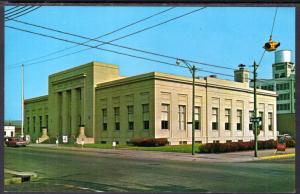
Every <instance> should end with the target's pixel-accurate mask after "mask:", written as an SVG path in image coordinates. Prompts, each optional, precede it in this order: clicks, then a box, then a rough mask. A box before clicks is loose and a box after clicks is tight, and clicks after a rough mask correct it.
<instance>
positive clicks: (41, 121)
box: [39, 116, 43, 132]
mask: <svg viewBox="0 0 300 194" xmlns="http://www.w3.org/2000/svg"><path fill="white" fill-rule="evenodd" d="M39 119H40V132H42V128H43V117H42V116H40V117H39Z"/></svg>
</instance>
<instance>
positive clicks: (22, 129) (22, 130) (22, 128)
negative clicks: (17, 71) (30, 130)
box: [21, 64, 24, 138]
mask: <svg viewBox="0 0 300 194" xmlns="http://www.w3.org/2000/svg"><path fill="white" fill-rule="evenodd" d="M21 117H22V118H21V119H22V126H21V138H23V137H24V64H22V113H21Z"/></svg>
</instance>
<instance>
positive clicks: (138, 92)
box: [24, 62, 277, 144]
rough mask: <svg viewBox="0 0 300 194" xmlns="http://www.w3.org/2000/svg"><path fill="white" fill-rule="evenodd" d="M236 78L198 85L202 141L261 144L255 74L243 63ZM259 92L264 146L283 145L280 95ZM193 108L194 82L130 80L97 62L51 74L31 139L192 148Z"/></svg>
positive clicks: (30, 104) (32, 112)
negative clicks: (143, 140)
mask: <svg viewBox="0 0 300 194" xmlns="http://www.w3.org/2000/svg"><path fill="white" fill-rule="evenodd" d="M234 74H235V81H230V80H223V79H219V78H217V77H216V76H208V77H204V78H199V79H197V80H196V90H195V91H196V92H195V94H196V95H195V120H196V122H195V124H196V125H195V128H196V130H195V131H196V133H195V141H196V142H198V143H206V142H221V143H222V142H230V141H234V142H237V141H250V140H253V139H254V135H253V125H252V123H251V122H250V118H251V117H252V115H253V88H251V87H249V79H248V77H249V72H248V71H247V70H246V69H245V68H244V66H243V65H240V66H239V69H237V70H236V71H235V72H234ZM257 93H258V110H259V112H260V113H261V115H260V116H261V117H262V118H263V119H262V123H261V125H262V127H261V131H260V134H259V140H268V139H276V138H277V128H276V122H277V117H276V115H277V112H276V96H277V95H276V92H274V91H267V90H260V89H258V90H257ZM191 105H192V79H191V78H188V77H183V76H177V75H171V74H166V73H159V72H151V73H145V74H141V75H137V76H132V77H124V76H120V74H119V68H118V66H117V65H111V64H104V63H100V62H91V63H88V64H85V65H81V66H78V67H74V68H71V69H68V70H65V71H61V72H58V73H55V74H52V75H50V76H49V83H48V95H47V96H41V97H37V98H32V99H27V100H25V116H24V133H25V134H26V135H30V137H31V140H32V141H34V142H35V141H36V140H37V139H39V140H41V141H43V140H45V139H47V138H45V137H48V136H49V137H50V138H58V139H59V141H60V142H62V141H65V142H68V143H71V142H77V143H80V142H81V141H84V142H85V143H102V144H111V143H112V141H116V142H117V143H119V144H126V143H127V142H128V141H130V140H131V139H132V138H137V137H153V138H167V139H168V141H169V142H170V144H190V143H191V142H192V126H191V124H190V123H191V121H192V107H191ZM46 131H47V133H46ZM41 137H43V138H41Z"/></svg>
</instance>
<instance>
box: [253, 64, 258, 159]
mask: <svg viewBox="0 0 300 194" xmlns="http://www.w3.org/2000/svg"><path fill="white" fill-rule="evenodd" d="M257 67H258V65H256V63H255V61H254V64H253V68H254V71H253V85H254V90H253V91H254V93H253V97H254V121H253V122H254V141H255V143H254V157H257V149H258V146H257V123H258V120H257V119H258V118H257V102H256V76H257V73H256V70H257Z"/></svg>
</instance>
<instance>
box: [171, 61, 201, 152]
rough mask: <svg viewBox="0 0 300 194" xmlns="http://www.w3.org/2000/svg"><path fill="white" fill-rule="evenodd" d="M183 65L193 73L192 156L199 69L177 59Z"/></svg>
mask: <svg viewBox="0 0 300 194" xmlns="http://www.w3.org/2000/svg"><path fill="white" fill-rule="evenodd" d="M181 63H183V64H184V65H185V66H186V67H187V68H188V69H189V70H190V72H191V74H192V77H193V97H192V100H193V103H192V155H195V73H196V71H197V70H199V69H198V68H196V67H195V65H191V64H189V63H188V62H187V61H185V60H183V59H177V60H176V64H177V65H179V64H181Z"/></svg>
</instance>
